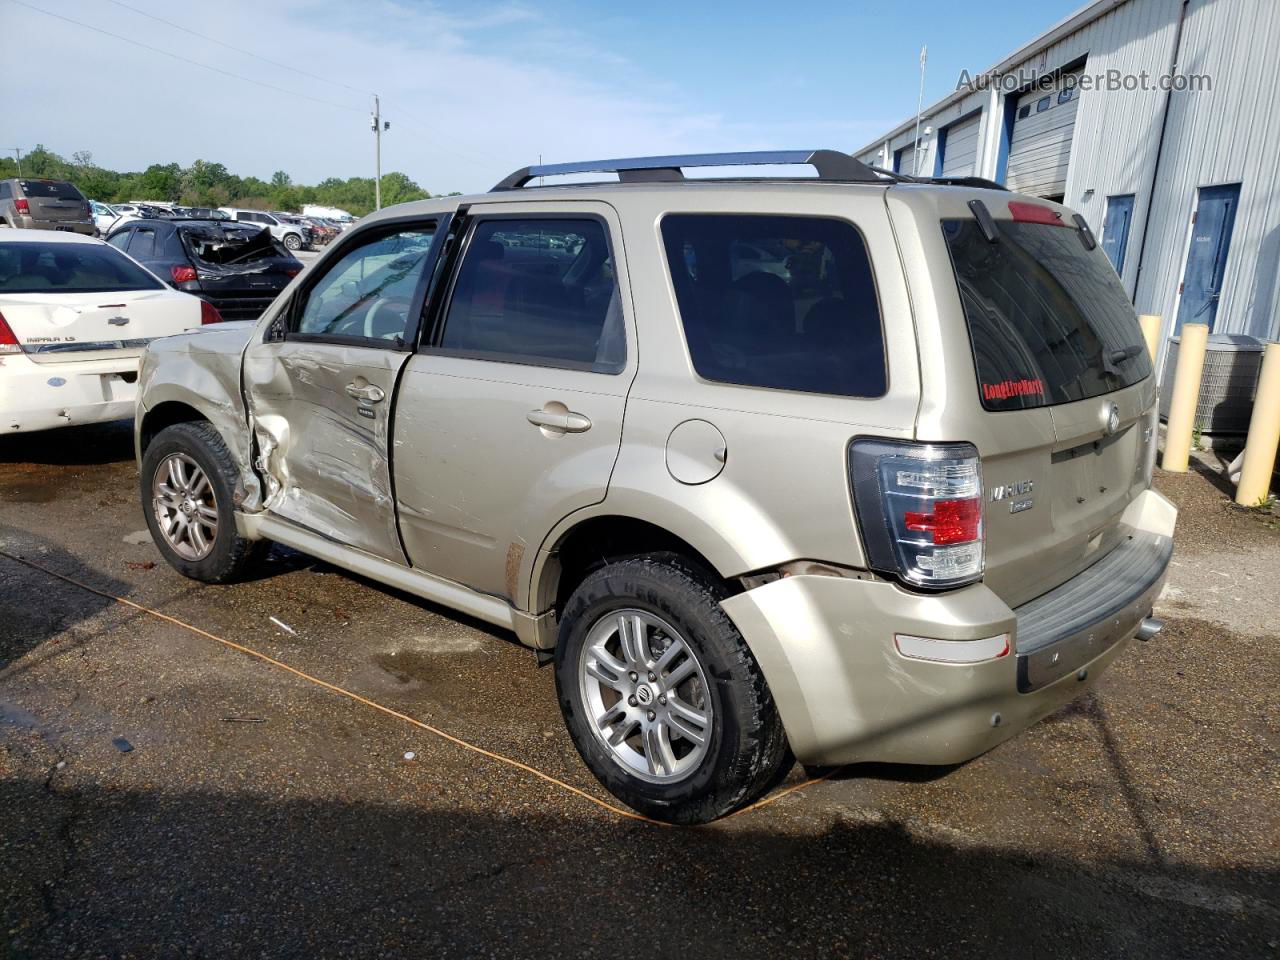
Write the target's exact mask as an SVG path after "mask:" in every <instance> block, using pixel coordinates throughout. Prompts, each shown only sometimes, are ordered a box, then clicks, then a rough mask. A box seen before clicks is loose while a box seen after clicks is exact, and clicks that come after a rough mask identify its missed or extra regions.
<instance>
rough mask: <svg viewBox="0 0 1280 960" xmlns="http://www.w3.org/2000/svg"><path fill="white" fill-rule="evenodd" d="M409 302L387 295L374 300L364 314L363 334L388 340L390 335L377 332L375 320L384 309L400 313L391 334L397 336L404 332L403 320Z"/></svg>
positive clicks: (374, 338) (406, 313)
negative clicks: (381, 298)
mask: <svg viewBox="0 0 1280 960" xmlns="http://www.w3.org/2000/svg"><path fill="white" fill-rule="evenodd" d="M409 307H410V303H409V301H408V300H406V299H404V298H403V297H387V298H386V299H383V300H377V301H375V302H374V304H373V306H371V307H370V308H369V310H368V312H367V313H365V315H364V335H365V336H366V337H367V338H368V339H370V340H390V339H391V337H389V336H385V335H383V334H382V333H379V332H378V326H377V323H376V322H375V321H376V320H377V318H378V316H379V315H380V314H382V312H383V310H384V309H391V310H393V311H396V310H398V311H399V313H400V316H399V318H398V319H397V321H396V323H397V326H396V328H395V330H393V331H392V332H391V333H392V336H399V335H400V334H402V333H404V321H405V318H406V317H408V315H409Z"/></svg>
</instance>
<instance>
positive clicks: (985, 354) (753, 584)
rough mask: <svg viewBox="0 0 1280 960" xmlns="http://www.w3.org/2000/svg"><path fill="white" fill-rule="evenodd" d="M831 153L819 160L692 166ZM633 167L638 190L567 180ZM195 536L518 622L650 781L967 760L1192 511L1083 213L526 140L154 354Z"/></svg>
mask: <svg viewBox="0 0 1280 960" xmlns="http://www.w3.org/2000/svg"><path fill="white" fill-rule="evenodd" d="M735 164H771V165H779V164H808V165H809V166H811V167H813V168H814V169H815V170H816V174H817V175H816V177H815V176H808V177H797V178H795V179H783V178H771V179H760V178H757V179H745V178H726V179H686V178H685V177H684V173H683V170H684V169H690V168H696V167H699V166H718V167H726V166H731V165H735ZM590 172H600V173H606V174H616V179H617V182H616V183H614V182H610V183H593V184H577V185H567V186H534V185H533V184H534V183H535V182H541V181H542V180H543V179H544V178H545V179H554V178H555V177H556V176H557V175H563V174H583V173H590ZM140 387H141V389H140V395H139V407H138V417H137V450H138V457H139V462H140V466H141V495H142V500H143V503H144V506H145V510H146V514H147V521H148V523H149V524H150V526H151V530H152V533H153V536H154V537H155V540H156V543H157V545H158V546H159V548H160V550H161V551H162V552H163V554H164V555H165V556H166V558H167V559H168V560H169V561H170V562H171V563H172V564H173V565H174V566H175V567H177V569H179V570H181V571H182V572H183V573H185V574H186V575H188V576H190V577H194V578H196V579H200V580H205V581H211V582H225V581H229V580H232V579H234V578H235V577H236V576H237V575H239V574H240V573H241V571H242V570H244V568H245V565H246V564H247V563H248V562H249V561H250V560H251V558H252V557H253V556H254V555H255V554H256V553H258V552H259V549H260V548H262V547H265V545H266V544H267V543H268V542H269V541H276V542H279V543H283V544H287V545H288V546H290V547H293V548H295V549H297V550H301V551H303V552H305V553H308V554H311V555H314V556H316V557H319V558H322V559H324V560H326V561H329V562H330V563H333V564H336V565H338V566H341V567H345V568H346V569H348V570H351V571H354V572H356V573H359V574H361V575H363V576H366V577H369V578H371V579H373V580H377V581H380V582H382V583H385V584H388V585H390V586H394V587H397V588H399V589H401V590H405V591H408V592H410V593H413V594H416V595H418V596H420V597H424V598H427V599H430V600H433V601H436V602H439V603H443V604H446V605H448V606H450V607H453V608H455V609H457V610H459V611H462V612H465V613H467V614H470V615H471V616H475V617H479V618H481V619H483V620H486V621H489V622H491V623H494V624H499V625H501V626H503V627H507V628H510V629H512V630H513V631H514V632H515V633H516V635H517V636H518V637H519V638H520V640H521V641H523V642H524V643H526V644H527V645H529V646H530V647H532V648H534V649H535V650H537V651H538V652H539V658H540V660H541V661H542V662H554V664H555V671H556V680H557V689H558V691H559V697H560V701H561V707H562V709H563V713H564V717H565V720H566V723H567V724H568V728H569V730H570V732H571V734H572V736H573V739H574V742H575V743H576V745H577V747H578V750H579V751H580V752H581V754H582V757H583V759H584V760H585V761H586V763H587V765H588V766H589V767H590V768H591V770H592V771H593V772H594V773H595V775H596V776H597V777H598V778H599V779H600V781H601V782H602V783H603V784H604V785H605V786H606V787H607V788H608V789H609V790H610V791H612V792H613V793H614V794H615V795H616V796H618V797H620V798H621V799H622V800H624V801H625V802H627V803H629V804H630V805H631V806H633V807H635V808H637V809H639V810H641V811H643V812H644V813H646V814H648V815H649V816H652V817H659V818H662V819H666V820H670V821H676V822H684V823H690V822H701V821H705V820H709V819H712V818H714V817H717V816H720V815H722V814H724V813H726V812H728V811H730V810H733V809H734V808H736V807H739V806H741V805H742V804H744V803H747V802H749V801H750V800H752V799H753V798H754V797H756V796H758V795H760V794H761V793H762V792H763V791H765V790H767V789H768V788H769V786H770V785H771V784H772V783H774V782H776V781H777V780H778V778H780V777H781V776H782V775H783V773H784V772H785V770H786V768H787V767H788V766H789V765H790V763H791V760H792V758H793V757H794V758H797V759H799V760H800V761H801V762H803V763H805V764H811V765H832V764H844V763H851V762H857V761H894V762H909V763H921V764H951V763H957V762H960V761H964V760H967V759H969V758H970V757H974V756H976V755H978V754H980V753H982V752H983V751H985V750H989V749H990V748H992V747H993V746H995V745H996V744H998V743H1000V742H1001V741H1003V740H1005V739H1006V738H1008V737H1010V736H1011V735H1013V734H1014V733H1016V732H1017V731H1019V730H1021V729H1023V728H1025V727H1027V726H1028V725H1029V724H1031V723H1034V722H1035V721H1036V720H1037V719H1039V718H1040V717H1042V716H1044V715H1045V714H1046V713H1048V712H1050V711H1052V710H1054V709H1055V708H1057V707H1059V706H1061V705H1062V704H1064V703H1066V702H1067V701H1068V700H1070V699H1072V698H1073V697H1076V696H1078V695H1079V694H1080V693H1081V692H1082V691H1084V690H1086V689H1087V688H1088V687H1089V685H1090V684H1091V683H1092V682H1093V681H1094V680H1095V679H1096V678H1097V676H1098V674H1099V673H1100V672H1101V670H1102V669H1103V668H1104V667H1106V666H1107V664H1108V663H1110V661H1111V660H1112V659H1114V658H1115V657H1116V656H1117V655H1118V654H1119V652H1120V651H1121V649H1122V648H1123V647H1124V645H1125V642H1126V641H1128V640H1130V639H1131V638H1133V637H1134V636H1135V635H1136V636H1138V637H1140V638H1142V639H1146V638H1148V637H1149V636H1151V635H1152V634H1154V633H1155V632H1156V631H1157V630H1158V629H1159V622H1158V621H1155V620H1153V619H1151V618H1150V614H1151V612H1152V605H1153V602H1154V600H1155V597H1156V595H1157V593H1158V592H1159V590H1160V587H1161V584H1162V581H1163V578H1164V573H1165V567H1166V565H1167V563H1168V560H1169V555H1170V551H1171V549H1172V540H1171V537H1172V534H1173V526H1174V520H1175V516H1176V511H1175V509H1174V507H1173V506H1172V505H1171V504H1170V503H1169V502H1168V501H1167V500H1165V499H1164V498H1163V497H1161V496H1160V495H1159V494H1158V493H1156V492H1155V491H1154V490H1152V489H1151V488H1150V483H1151V471H1152V464H1153V460H1154V456H1155V446H1156V444H1155V431H1156V386H1155V381H1154V378H1153V377H1152V375H1151V364H1150V361H1149V359H1148V356H1147V353H1146V351H1145V348H1144V347H1143V341H1142V337H1141V334H1140V331H1139V327H1138V324H1137V321H1136V318H1135V316H1134V313H1133V309H1132V307H1131V306H1130V303H1129V300H1128V298H1127V297H1126V295H1125V292H1124V289H1123V288H1122V286H1121V284H1120V281H1119V280H1118V279H1117V277H1116V275H1115V272H1114V271H1113V270H1112V268H1111V266H1110V264H1109V262H1108V261H1107V259H1106V257H1105V256H1104V255H1103V253H1102V251H1101V250H1100V249H1099V248H1098V245H1097V243H1096V241H1095V239H1094V237H1093V235H1092V234H1091V233H1090V231H1089V228H1088V226H1087V225H1086V224H1085V222H1084V221H1083V219H1082V218H1080V217H1078V216H1073V215H1072V213H1071V212H1070V211H1069V210H1067V209H1065V208H1063V207H1060V206H1058V205H1056V204H1052V203H1048V202H1045V201H1042V200H1037V199H1032V198H1024V197H1019V196H1017V195H1014V194H1011V193H1008V192H1005V191H1003V190H1001V189H1000V188H998V187H996V186H995V185H994V184H986V183H983V182H981V181H950V182H947V183H943V182H939V181H934V182H922V181H914V180H911V179H910V178H906V177H901V176H897V175H890V174H885V173H882V172H878V171H874V170H872V169H871V168H868V167H866V166H864V165H862V164H861V163H859V162H857V161H856V160H854V159H852V158H850V157H848V156H847V155H844V154H840V153H835V152H830V151H817V152H810V151H805V152H795V153H792V152H780V153H764V154H759V153H756V154H727V155H717V156H708V157H659V158H645V159H634V160H622V161H610V162H604V163H590V164H568V165H558V166H549V167H539V168H526V169H524V170H521V171H518V172H517V173H515V174H513V175H512V176H511V177H509V178H507V180H505V181H503V182H502V183H501V184H499V185H498V187H497V188H495V189H494V190H493V191H491V192H490V193H488V194H484V195H480V196H473V197H441V198H436V199H432V200H425V201H421V202H415V203H408V204H404V205H401V206H397V207H392V208H390V209H387V210H383V211H382V212H381V213H379V214H376V215H374V216H372V217H369V218H366V219H365V220H363V221H361V222H360V224H358V225H357V226H356V227H355V228H354V229H352V230H351V231H349V232H347V233H344V234H343V235H342V236H341V237H340V238H339V239H338V240H337V241H335V243H334V244H333V245H332V246H331V247H330V248H329V249H328V250H327V251H326V252H325V253H324V255H323V256H322V257H321V258H320V259H319V260H318V261H317V262H316V263H315V264H314V265H312V266H311V267H309V268H308V269H307V270H306V271H305V272H304V273H303V274H302V275H301V276H299V277H298V278H297V279H296V280H295V281H294V282H293V283H292V284H291V285H290V287H289V288H287V289H286V290H285V292H284V293H282V294H281V295H280V297H279V299H277V300H276V302H275V304H274V305H273V307H272V308H271V309H269V310H268V311H267V313H266V314H265V315H264V316H263V318H262V319H261V321H259V322H258V323H257V324H254V325H248V324H231V323H227V324H222V325H220V326H218V327H214V328H210V329H208V330H207V331H202V332H199V333H195V334H191V335H186V336H179V337H171V338H168V339H165V340H161V341H157V342H155V343H153V344H152V346H151V348H150V350H149V352H148V354H147V356H146V359H145V362H144V364H143V369H142V373H141V385H140Z"/></svg>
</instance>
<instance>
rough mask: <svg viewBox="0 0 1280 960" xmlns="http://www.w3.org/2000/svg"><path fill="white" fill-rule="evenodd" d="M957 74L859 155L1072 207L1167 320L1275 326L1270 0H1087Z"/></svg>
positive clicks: (1275, 64) (1279, 164)
mask: <svg viewBox="0 0 1280 960" xmlns="http://www.w3.org/2000/svg"><path fill="white" fill-rule="evenodd" d="M1144 74H1145V76H1146V82H1145V83H1144V82H1143V75H1144ZM1168 77H1173V78H1175V80H1174V81H1173V82H1163V80H1162V78H1168ZM990 78H997V79H995V80H994V81H992V80H990ZM1201 78H1204V79H1201ZM972 80H973V86H972V89H970V88H969V86H967V85H966V87H965V88H962V89H959V90H958V91H957V92H956V93H954V94H952V95H950V96H948V97H946V98H945V99H943V100H942V101H940V102H938V103H935V104H933V105H932V106H930V107H928V108H926V110H925V111H924V113H923V116H922V118H921V121H920V131H921V135H920V139H919V143H918V146H917V142H916V118H915V117H914V116H913V117H911V118H910V119H908V120H906V121H904V122H903V124H902V125H901V126H899V127H896V128H894V129H893V130H891V131H889V132H888V133H887V134H885V135H884V136H883V137H881V138H879V139H877V140H876V141H875V142H874V143H871V144H868V145H867V146H865V147H863V148H862V149H861V150H858V151H856V156H857V157H858V158H859V159H861V160H863V161H864V162H866V163H870V164H875V165H877V166H881V167H885V168H890V169H894V170H896V171H899V172H901V173H906V174H911V173H915V172H916V171H917V170H919V172H920V174H921V175H924V176H948V177H962V176H977V177H984V178H986V179H989V180H995V181H997V182H999V183H1003V184H1005V185H1006V186H1008V187H1009V188H1010V189H1012V190H1018V191H1021V192H1024V193H1029V194H1033V195H1036V196H1041V197H1046V198H1050V199H1054V200H1058V201H1061V202H1062V203H1065V204H1067V205H1068V206H1070V207H1072V208H1074V209H1075V210H1078V211H1079V212H1081V213H1083V214H1084V215H1085V217H1086V218H1087V219H1088V221H1089V223H1090V224H1091V225H1092V226H1093V228H1094V230H1095V232H1096V233H1098V234H1100V239H1101V242H1102V245H1103V248H1104V250H1106V252H1107V254H1108V256H1110V257H1111V261H1112V263H1113V264H1115V267H1116V270H1117V272H1118V273H1119V274H1120V277H1121V279H1122V280H1123V281H1124V285H1125V288H1126V289H1127V290H1128V291H1129V293H1130V295H1131V296H1132V297H1133V300H1134V304H1135V306H1136V307H1137V309H1138V312H1139V313H1156V314H1160V315H1162V316H1163V317H1164V318H1165V330H1164V334H1165V336H1166V337H1167V336H1170V335H1172V334H1174V333H1176V331H1177V330H1178V329H1179V328H1180V327H1181V325H1182V324H1183V323H1186V322H1188V321H1191V320H1194V321H1196V322H1204V323H1208V324H1209V325H1210V327H1211V329H1212V331H1213V332H1214V333H1228V334H1231V333H1234V334H1249V335H1252V336H1255V337H1260V338H1264V339H1273V340H1274V339H1280V281H1278V280H1277V274H1278V273H1280V0H1097V2H1095V3H1091V4H1089V5H1088V6H1087V7H1085V8H1084V9H1082V10H1080V11H1079V12H1077V13H1075V14H1074V15H1072V16H1070V17H1068V18H1067V19H1066V20H1064V21H1062V22H1061V23H1059V24H1057V25H1056V26H1054V27H1053V28H1052V29H1051V30H1049V31H1048V32H1047V33H1045V34H1044V35H1043V36H1041V37H1038V38H1037V39H1035V40H1033V41H1032V42H1031V43H1029V44H1027V45H1026V46H1024V47H1023V48H1022V49H1020V50H1018V51H1017V52H1015V53H1014V54H1012V55H1011V56H1009V57H1007V58H1005V59H1004V60H1002V61H1001V62H1000V63H998V64H996V65H995V66H994V67H992V68H990V69H989V70H987V71H983V72H982V74H974V75H973V77H972ZM1180 86H1181V87H1183V89H1178V87H1180ZM926 131H927V132H926Z"/></svg>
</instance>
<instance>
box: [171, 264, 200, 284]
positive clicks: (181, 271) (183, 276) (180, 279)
mask: <svg viewBox="0 0 1280 960" xmlns="http://www.w3.org/2000/svg"><path fill="white" fill-rule="evenodd" d="M169 276H171V277H173V282H174V283H191V282H193V281H194V280H195V279H196V268H195V267H170V268H169Z"/></svg>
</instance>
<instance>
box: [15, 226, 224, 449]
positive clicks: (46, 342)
mask: <svg viewBox="0 0 1280 960" xmlns="http://www.w3.org/2000/svg"><path fill="white" fill-rule="evenodd" d="M221 319H222V317H221V316H219V314H218V311H217V310H216V309H214V308H213V306H211V305H210V304H208V303H206V302H205V301H203V300H200V299H199V298H197V297H193V296H191V295H190V294H187V293H181V292H179V291H177V290H173V289H170V288H169V287H167V286H166V285H165V284H164V283H163V282H161V281H160V279H159V278H157V277H156V276H155V274H153V273H150V272H149V271H148V270H147V269H146V268H145V267H143V266H142V265H141V264H139V263H138V262H137V261H135V260H132V259H130V258H129V257H128V256H126V255H125V254H123V253H121V252H120V251H119V250H117V249H116V248H115V247H112V246H108V245H107V244H106V243H103V242H102V241H101V240H95V239H93V238H92V237H85V236H81V235H80V234H75V233H57V232H53V231H48V230H0V433H23V432H26V431H30V430H45V429H48V428H50V427H63V426H69V425H71V424H76V423H101V422H104V421H108V420H120V419H124V418H126V417H131V416H133V408H134V400H135V397H136V395H137V389H138V363H139V359H140V358H141V356H142V354H143V352H144V351H145V350H146V348H147V344H148V343H150V342H151V341H152V340H154V339H156V338H157V337H167V336H170V335H172V334H175V333H182V332H183V331H185V330H192V329H195V328H197V327H200V326H201V325H203V324H206V323H216V322H218V321H220V320H221Z"/></svg>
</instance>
